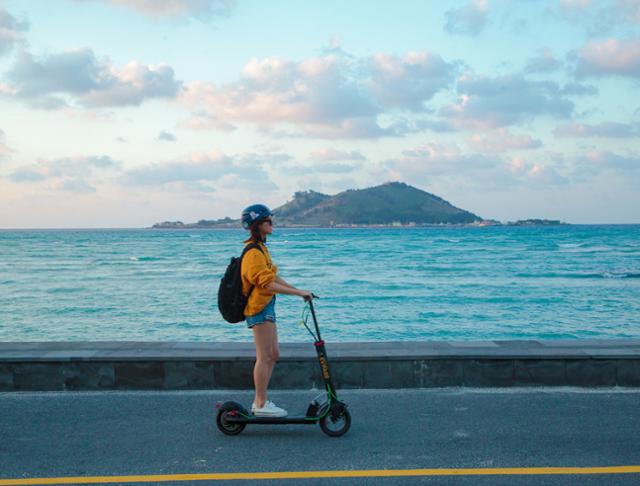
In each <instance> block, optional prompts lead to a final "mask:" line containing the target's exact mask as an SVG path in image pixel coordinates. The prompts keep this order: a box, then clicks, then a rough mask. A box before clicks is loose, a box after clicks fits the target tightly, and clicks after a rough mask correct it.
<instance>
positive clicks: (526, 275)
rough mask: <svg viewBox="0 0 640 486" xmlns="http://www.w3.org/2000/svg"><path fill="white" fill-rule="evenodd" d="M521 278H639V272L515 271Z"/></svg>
mask: <svg viewBox="0 0 640 486" xmlns="http://www.w3.org/2000/svg"><path fill="white" fill-rule="evenodd" d="M516 277H521V278H576V279H580V278H585V279H588V278H613V279H621V278H640V272H585V273H556V272H549V273H517V274H516Z"/></svg>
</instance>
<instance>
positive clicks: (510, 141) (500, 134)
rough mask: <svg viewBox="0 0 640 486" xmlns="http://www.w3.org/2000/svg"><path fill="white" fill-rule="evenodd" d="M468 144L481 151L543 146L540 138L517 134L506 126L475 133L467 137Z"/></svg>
mask: <svg viewBox="0 0 640 486" xmlns="http://www.w3.org/2000/svg"><path fill="white" fill-rule="evenodd" d="M467 144H468V145H469V147H470V148H472V149H473V150H477V151H479V152H494V153H497V152H506V151H509V150H525V149H536V148H540V147H541V146H542V142H541V141H540V140H537V139H534V138H532V137H531V136H529V135H516V134H513V133H511V132H509V130H507V129H505V128H501V129H498V130H495V131H492V132H488V133H484V134H474V135H472V136H471V137H469V138H467Z"/></svg>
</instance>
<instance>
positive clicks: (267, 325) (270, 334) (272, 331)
mask: <svg viewBox="0 0 640 486" xmlns="http://www.w3.org/2000/svg"><path fill="white" fill-rule="evenodd" d="M252 329H253V340H254V342H255V344H256V364H255V366H254V368H253V383H254V385H255V388H256V396H255V400H254V403H255V404H256V407H258V408H260V407H262V406H264V403H265V402H266V400H267V387H268V386H269V380H270V378H271V373H272V371H273V366H274V365H275V362H276V360H277V359H278V354H277V348H276V350H275V352H274V349H273V342H274V340H275V342H276V343H277V339H278V337H277V334H276V325H275V323H273V322H271V321H265V322H263V323H262V324H257V325H255V326H253V328H252Z"/></svg>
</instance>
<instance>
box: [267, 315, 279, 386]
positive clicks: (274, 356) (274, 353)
mask: <svg viewBox="0 0 640 486" xmlns="http://www.w3.org/2000/svg"><path fill="white" fill-rule="evenodd" d="M269 324H273V333H272V334H271V369H270V370H269V380H271V375H272V374H273V368H275V366H276V361H278V359H279V358H280V346H278V327H277V326H276V325H275V323H273V322H270V321H269Z"/></svg>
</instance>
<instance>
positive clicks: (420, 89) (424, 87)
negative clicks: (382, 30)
mask: <svg viewBox="0 0 640 486" xmlns="http://www.w3.org/2000/svg"><path fill="white" fill-rule="evenodd" d="M369 68H370V71H371V81H370V83H371V84H370V86H371V93H372V95H373V97H374V99H375V100H376V101H377V102H378V103H379V104H380V105H382V106H383V107H385V108H405V109H407V110H411V111H422V110H423V109H424V102H425V101H426V100H429V99H430V98H432V97H433V95H435V94H436V93H437V92H438V91H440V90H442V89H444V88H445V87H447V86H449V85H450V84H451V82H452V81H453V79H454V73H455V69H456V66H455V65H454V64H451V63H447V62H445V61H444V60H443V59H442V58H441V57H440V56H437V55H434V54H431V53H429V52H410V53H408V54H407V55H405V56H404V57H403V58H398V57H396V56H390V55H387V54H377V55H375V56H373V58H372V59H371V65H370V67H369Z"/></svg>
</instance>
